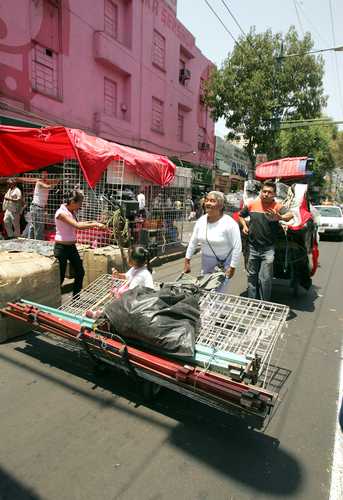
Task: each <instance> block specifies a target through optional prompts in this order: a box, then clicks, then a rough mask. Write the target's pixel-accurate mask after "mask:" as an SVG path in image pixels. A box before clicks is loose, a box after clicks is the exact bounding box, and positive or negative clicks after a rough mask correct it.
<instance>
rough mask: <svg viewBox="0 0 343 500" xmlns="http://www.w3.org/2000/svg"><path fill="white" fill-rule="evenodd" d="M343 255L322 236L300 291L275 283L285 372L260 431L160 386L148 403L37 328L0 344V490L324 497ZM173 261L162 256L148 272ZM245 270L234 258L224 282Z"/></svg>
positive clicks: (145, 496)
mask: <svg viewBox="0 0 343 500" xmlns="http://www.w3.org/2000/svg"><path fill="white" fill-rule="evenodd" d="M194 261H195V262H194V270H196V269H198V268H199V257H196V258H195V259H194ZM342 262H343V244H342V243H338V242H331V241H330V242H323V243H321V267H320V269H319V271H318V273H317V274H316V276H315V279H314V286H313V289H312V290H311V291H310V292H308V293H305V292H303V293H301V295H300V296H299V297H298V298H296V299H295V298H293V297H292V296H291V295H290V293H289V290H288V288H287V287H286V286H285V285H280V284H277V285H275V287H274V292H273V300H274V301H278V302H283V303H286V304H288V305H289V306H290V307H291V311H292V312H291V315H290V319H289V321H288V328H287V329H286V331H285V336H284V343H283V344H284V345H283V350H282V355H281V358H280V362H279V364H280V367H282V368H283V369H284V373H285V374H287V376H288V378H287V380H286V382H285V384H284V386H283V390H282V392H281V395H282V397H281V400H280V402H279V405H278V408H277V411H276V412H275V414H274V416H273V418H272V419H271V421H270V423H269V425H268V426H267V429H266V430H265V432H264V433H261V432H258V431H253V430H249V429H247V428H246V427H245V426H244V425H243V423H242V422H241V421H239V420H237V419H235V418H233V417H227V416H225V417H224V416H222V415H220V414H218V413H217V412H215V411H212V410H210V409H206V408H204V407H203V406H201V405H200V404H196V403H193V402H191V401H189V400H187V399H185V398H183V397H182V396H178V395H176V394H173V393H170V392H169V391H163V392H161V394H160V396H159V399H158V400H157V401H156V402H155V403H153V404H152V405H151V406H147V405H145V404H143V403H142V400H141V397H140V395H139V392H138V391H137V389H136V386H135V385H134V383H133V382H132V381H130V380H128V379H127V378H125V377H124V376H122V375H121V374H118V373H116V372H111V373H110V374H109V375H107V376H106V377H103V378H96V377H95V375H94V374H93V372H92V370H91V369H90V365H89V363H88V362H87V360H86V359H85V358H84V356H82V355H81V356H80V355H79V354H78V353H77V352H70V351H66V350H65V349H64V348H63V347H62V346H61V345H59V344H58V343H55V342H52V341H51V340H49V339H48V338H46V337H44V336H37V335H34V334H32V335H29V336H27V337H26V338H25V339H19V340H18V339H17V340H14V341H12V342H9V343H7V344H4V345H1V346H0V367H1V371H0V402H1V403H0V500H17V499H18V500H19V499H20V500H21V499H32V500H33V499H44V500H93V499H94V500H95V499H96V500H110V499H111V500H112V499H113V500H114V499H120V500H136V499H137V500H169V499H175V498H179V499H197V500H205V499H211V500H212V499H213V500H230V499H232V500H246V499H254V500H256V499H267V498H268V499H270V498H274V499H279V498H280V499H283V498H285V499H289V498H292V499H308V500H310V499H311V500H317V499H318V500H325V499H328V498H329V492H330V478H331V463H332V450H333V446H334V432H335V425H336V422H335V420H336V399H337V385H338V376H339V364H340V346H341V340H342V326H343V307H342V296H343V279H342V278H343V271H342ZM181 269H182V262H174V263H168V264H165V265H164V266H163V267H162V268H160V269H159V270H158V271H157V279H163V280H167V279H170V278H172V277H174V276H176V274H177V273H178V272H179V271H180V270H181ZM245 279H246V278H245V273H244V271H243V270H241V271H240V272H239V273H238V274H237V276H235V278H234V279H233V281H232V284H231V290H230V291H231V293H235V294H240V293H242V292H243V291H244V290H245Z"/></svg>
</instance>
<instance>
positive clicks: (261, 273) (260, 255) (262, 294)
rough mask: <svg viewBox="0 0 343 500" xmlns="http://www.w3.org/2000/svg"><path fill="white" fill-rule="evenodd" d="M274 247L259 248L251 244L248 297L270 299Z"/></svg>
mask: <svg viewBox="0 0 343 500" xmlns="http://www.w3.org/2000/svg"><path fill="white" fill-rule="evenodd" d="M273 263H274V247H268V248H263V249H258V248H255V247H253V246H252V245H249V260H248V297H250V298H252V299H262V300H270V297H271V294H272V280H273Z"/></svg>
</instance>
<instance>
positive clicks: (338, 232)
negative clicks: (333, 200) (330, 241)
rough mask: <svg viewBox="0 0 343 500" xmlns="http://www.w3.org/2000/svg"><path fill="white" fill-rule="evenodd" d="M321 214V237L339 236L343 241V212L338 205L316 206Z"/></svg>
mask: <svg viewBox="0 0 343 500" xmlns="http://www.w3.org/2000/svg"><path fill="white" fill-rule="evenodd" d="M314 208H316V209H317V210H318V212H319V215H320V218H319V224H318V233H319V236H323V235H327V236H338V237H339V238H340V239H343V212H342V209H341V207H339V206H337V205H316V206H315V207H314Z"/></svg>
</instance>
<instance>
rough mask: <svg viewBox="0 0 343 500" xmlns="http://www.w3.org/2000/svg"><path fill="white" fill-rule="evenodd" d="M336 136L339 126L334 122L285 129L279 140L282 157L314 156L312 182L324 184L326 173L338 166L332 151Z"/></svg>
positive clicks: (316, 184) (318, 184)
mask: <svg viewBox="0 0 343 500" xmlns="http://www.w3.org/2000/svg"><path fill="white" fill-rule="evenodd" d="M336 136H337V127H336V126H335V125H334V124H326V125H320V124H318V125H310V126H303V127H294V128H287V129H283V130H281V132H280V137H279V141H278V142H279V147H280V153H281V156H282V157H287V156H311V157H313V158H314V163H313V166H312V171H313V175H312V180H311V184H313V185H315V186H323V185H324V184H325V179H324V178H325V174H327V173H330V172H332V170H333V169H334V168H335V166H336V164H335V159H334V156H333V152H332V147H333V146H332V145H333V141H334V139H335V138H336Z"/></svg>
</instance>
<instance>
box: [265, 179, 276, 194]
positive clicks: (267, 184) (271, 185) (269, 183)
mask: <svg viewBox="0 0 343 500" xmlns="http://www.w3.org/2000/svg"><path fill="white" fill-rule="evenodd" d="M265 186H266V187H270V188H272V189H273V190H274V193H276V184H275V182H274V181H272V180H271V179H268V180H267V181H264V182H263V184H262V189H263V188H264V187H265Z"/></svg>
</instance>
